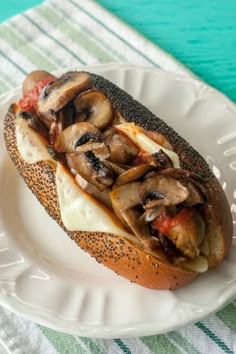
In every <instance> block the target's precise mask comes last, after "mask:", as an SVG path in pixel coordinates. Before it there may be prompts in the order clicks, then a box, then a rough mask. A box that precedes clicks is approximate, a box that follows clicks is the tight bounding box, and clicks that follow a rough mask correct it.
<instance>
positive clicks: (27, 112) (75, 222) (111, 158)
mask: <svg viewBox="0 0 236 354" xmlns="http://www.w3.org/2000/svg"><path fill="white" fill-rule="evenodd" d="M38 85H39V87H40V90H35V88H34V92H38V97H37V99H35V97H34V104H33V108H32V107H31V106H30V102H29V94H27V95H25V96H24V97H23V98H22V99H21V100H20V102H19V107H18V111H17V114H16V122H15V126H16V141H17V147H18V150H19V152H20V155H21V157H22V158H23V159H24V160H25V161H26V162H27V163H29V164H30V163H36V162H39V161H42V160H51V161H52V163H55V164H56V165H57V172H56V183H57V192H58V200H59V206H60V211H61V217H62V221H63V223H64V225H65V227H66V228H67V229H68V230H69V231H102V232H109V233H114V234H119V235H121V236H124V237H125V238H126V239H128V240H129V241H130V242H133V243H135V244H137V245H138V246H139V247H141V248H143V249H145V250H146V251H147V252H148V253H150V254H152V255H154V256H155V257H156V258H158V259H161V260H163V261H165V262H169V263H170V264H174V265H177V266H180V267H184V268H188V269H191V270H194V271H198V272H204V271H206V270H207V268H208V264H207V259H206V258H207V256H208V253H209V249H208V244H207V239H206V237H205V235H206V229H207V220H206V218H205V213H204V208H205V204H206V202H207V190H206V188H205V185H204V184H205V182H206V180H205V179H204V178H203V177H202V176H200V175H197V174H196V173H193V172H191V171H188V170H185V169H183V168H181V163H180V160H179V156H178V154H177V153H176V152H175V151H174V149H173V147H172V145H171V144H170V142H169V141H168V140H167V139H166V137H165V136H164V135H163V134H161V133H160V132H158V131H148V130H146V129H144V128H142V127H140V126H137V125H136V124H135V123H128V122H127V121H126V120H125V119H124V118H123V117H122V115H121V114H120V112H119V111H118V110H117V108H116V107H114V106H113V105H112V102H111V101H110V99H109V98H108V97H107V96H106V95H105V94H104V93H103V92H102V91H100V90H98V89H96V88H95V87H94V86H93V82H92V79H91V77H90V75H88V74H87V73H84V72H69V73H67V74H64V75H62V76H61V77H60V78H59V79H57V80H53V81H51V82H46V83H45V85H44V86H43V85H42V83H39V84H38ZM35 102H36V103H35ZM134 120H135V117H134Z"/></svg>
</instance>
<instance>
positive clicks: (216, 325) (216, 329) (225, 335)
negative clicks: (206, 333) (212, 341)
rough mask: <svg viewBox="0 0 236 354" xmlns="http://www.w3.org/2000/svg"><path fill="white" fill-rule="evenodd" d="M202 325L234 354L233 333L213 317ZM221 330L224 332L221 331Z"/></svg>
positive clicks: (235, 347) (235, 342) (235, 344)
mask: <svg viewBox="0 0 236 354" xmlns="http://www.w3.org/2000/svg"><path fill="white" fill-rule="evenodd" d="M202 322H203V324H204V325H205V326H206V327H207V328H209V329H210V330H211V331H212V332H213V333H214V334H215V335H216V336H217V337H218V338H220V339H221V340H222V341H223V342H224V343H225V344H226V345H227V347H229V348H230V349H231V350H232V351H233V352H234V353H236V340H235V333H234V332H232V331H231V329H230V328H229V327H227V326H226V325H225V324H224V322H223V321H222V320H221V319H220V318H218V317H217V316H215V315H211V316H210V317H209V318H207V319H206V320H204V321H202ZM222 328H224V330H223V331H222Z"/></svg>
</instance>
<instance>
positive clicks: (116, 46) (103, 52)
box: [0, 0, 236, 354]
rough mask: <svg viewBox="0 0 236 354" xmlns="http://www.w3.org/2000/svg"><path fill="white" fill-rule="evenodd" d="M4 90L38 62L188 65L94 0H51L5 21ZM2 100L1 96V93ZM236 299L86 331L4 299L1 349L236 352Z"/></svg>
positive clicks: (1, 33)
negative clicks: (198, 312) (188, 319)
mask: <svg viewBox="0 0 236 354" xmlns="http://www.w3.org/2000/svg"><path fill="white" fill-rule="evenodd" d="M0 57H1V66H0V94H3V93H6V92H7V91H9V90H11V89H12V88H15V87H16V86H19V85H20V84H21V82H22V80H23V79H24V77H25V75H26V74H27V73H28V72H30V71H32V70H34V69H36V68H41V69H45V70H48V71H54V70H57V69H60V68H64V67H69V66H76V65H78V66H80V65H81V64H82V65H86V64H89V65H91V64H97V63H109V62H113V63H114V62H122V63H132V64H138V65H143V66H150V67H161V68H163V69H167V70H171V71H175V72H178V73H181V74H183V75H191V73H189V72H188V70H187V69H185V68H184V67H183V66H182V65H180V64H179V63H178V62H176V61H175V60H174V59H173V58H172V57H171V56H169V55H168V54H166V53H165V52H163V51H162V50H161V49H160V48H158V47H156V46H154V45H153V44H152V43H151V42H149V41H148V40H146V39H145V38H143V37H142V36H140V35H139V34H137V33H136V32H134V31H133V30H132V29H131V28H129V27H128V26H126V25H125V24H123V23H122V22H120V21H119V20H118V19H117V18H115V17H113V16H112V15H111V14H110V13H108V12H107V11H106V10H104V9H103V8H101V7H100V6H99V5H98V4H97V3H95V2H93V1H91V0H86V1H83V0H48V1H46V2H45V3H43V4H42V5H41V6H39V7H37V8H35V9H32V10H29V11H27V12H25V13H23V14H21V15H18V16H16V17H14V18H12V19H10V20H9V21H7V22H5V23H3V24H2V25H0ZM0 102H1V98H0ZM235 334H236V301H234V302H232V303H231V304H229V305H228V306H227V307H225V308H224V309H223V310H221V311H220V312H218V313H217V314H215V315H212V316H210V317H209V318H208V319H205V320H204V321H201V322H198V323H195V324H193V325H191V326H187V327H184V328H182V329H180V330H178V331H175V332H171V333H168V334H163V335H156V336H148V337H142V338H131V339H119V338H117V339H114V340H111V339H110V340H107V339H106V340H102V339H89V338H83V337H78V336H72V335H67V334H63V333H59V332H56V331H53V330H51V329H49V328H46V327H43V326H39V325H37V324H35V323H33V322H31V321H29V320H27V319H24V318H22V317H20V316H18V315H15V314H14V313H11V312H10V311H8V310H6V309H5V308H3V307H0V353H14V354H34V353H35V354H56V353H61V354H66V353H68V354H77V353H78V354H80V353H99V354H100V353H111V354H119V353H120V354H122V353H126V354H129V353H143V354H145V353H146V354H150V353H163V354H166V353H196V354H197V353H204V354H205V353H236V336H235Z"/></svg>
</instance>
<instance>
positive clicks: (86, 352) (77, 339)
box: [73, 336, 93, 354]
mask: <svg viewBox="0 0 236 354" xmlns="http://www.w3.org/2000/svg"><path fill="white" fill-rule="evenodd" d="M73 338H74V339H75V340H76V342H77V343H78V344H79V345H80V347H81V348H82V349H83V350H84V354H93V353H91V351H90V350H89V348H88V347H87V346H86V345H85V344H84V343H83V341H82V340H80V338H79V337H77V336H73Z"/></svg>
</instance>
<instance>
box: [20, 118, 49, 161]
mask: <svg viewBox="0 0 236 354" xmlns="http://www.w3.org/2000/svg"><path fill="white" fill-rule="evenodd" d="M15 128H16V145H17V149H18V151H19V153H20V156H21V157H22V158H23V160H24V161H25V162H27V163H28V164H33V163H36V162H39V161H45V160H52V157H51V155H50V154H49V152H48V150H47V142H46V140H45V139H44V138H42V137H41V136H40V135H39V134H38V133H37V132H35V131H34V130H33V129H31V128H30V127H29V126H28V124H27V121H26V120H25V119H23V118H21V117H17V118H16V121H15Z"/></svg>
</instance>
